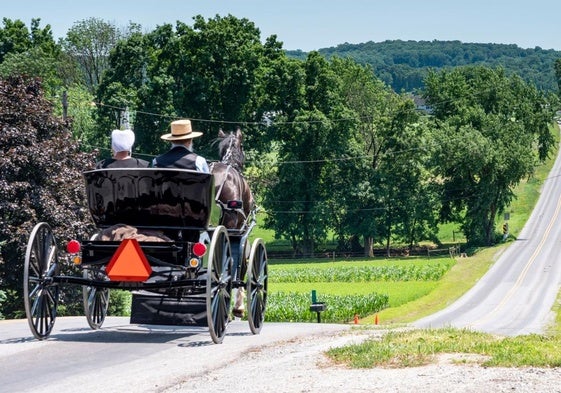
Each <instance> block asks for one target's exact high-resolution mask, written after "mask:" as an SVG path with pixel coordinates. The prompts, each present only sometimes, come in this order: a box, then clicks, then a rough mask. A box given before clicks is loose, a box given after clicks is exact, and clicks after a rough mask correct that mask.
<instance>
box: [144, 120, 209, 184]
mask: <svg viewBox="0 0 561 393" xmlns="http://www.w3.org/2000/svg"><path fill="white" fill-rule="evenodd" d="M201 135H203V133H202V132H199V131H193V129H192V128H191V121H189V120H176V121H173V122H172V123H171V133H169V134H164V135H162V136H161V138H162V139H163V140H166V141H170V142H171V143H172V147H171V149H170V150H169V151H167V152H166V153H164V154H162V155H160V156H158V157H156V158H154V160H153V161H152V166H154V167H157V168H181V169H191V170H195V171H199V172H205V173H209V172H210V171H209V169H208V163H207V162H206V159H205V158H204V157H201V156H199V155H198V154H195V153H194V152H193V138H198V137H200V136H201Z"/></svg>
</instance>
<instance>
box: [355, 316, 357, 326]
mask: <svg viewBox="0 0 561 393" xmlns="http://www.w3.org/2000/svg"><path fill="white" fill-rule="evenodd" d="M357 324H358V314H355V325H357Z"/></svg>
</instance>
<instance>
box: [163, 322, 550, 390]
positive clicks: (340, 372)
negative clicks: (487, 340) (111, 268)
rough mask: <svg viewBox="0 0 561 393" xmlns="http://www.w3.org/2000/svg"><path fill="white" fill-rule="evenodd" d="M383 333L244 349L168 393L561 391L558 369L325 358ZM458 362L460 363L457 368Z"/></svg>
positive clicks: (331, 335)
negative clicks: (360, 364) (393, 365)
mask: <svg viewBox="0 0 561 393" xmlns="http://www.w3.org/2000/svg"><path fill="white" fill-rule="evenodd" d="M382 334H383V331H381V330H372V331H369V330H356V329H351V330H348V331H345V332H327V333H323V334H321V335H309V336H305V337H303V336H301V337H298V338H295V339H292V340H289V341H283V342H277V343H274V344H271V345H266V346H262V347H259V348H253V349H251V350H248V351H246V352H244V353H242V354H240V356H239V357H238V358H237V359H235V360H234V361H232V362H231V363H228V364H221V365H218V366H217V367H216V368H214V369H209V370H206V372H204V373H199V374H197V375H190V376H188V378H185V380H184V381H181V382H178V383H177V384H176V385H174V386H173V387H168V388H165V389H162V390H159V391H160V392H163V393H170V392H201V391H209V392H244V393H253V392H255V393H257V392H279V393H292V392H300V393H302V392H322V393H331V392H333V393H335V392H337V393H339V392H344V391H358V392H413V391H422V392H435V393H436V392H443V393H444V392H446V393H451V392H478V393H479V392H561V386H560V381H561V369H540V368H485V367H481V366H480V365H478V364H477V361H478V360H480V359H478V358H477V357H473V356H469V355H468V356H466V355H461V354H457V355H444V356H441V357H439V358H438V359H437V361H436V362H435V364H431V365H427V366H423V367H413V368H401V369H388V368H374V369H366V370H364V369H348V368H345V367H341V366H339V365H334V364H333V363H331V362H330V361H329V359H328V358H327V357H326V356H325V355H324V353H325V351H327V350H328V349H329V348H332V347H338V346H343V345H346V344H349V343H356V342H360V341H362V340H364V339H366V338H368V337H376V336H378V337H379V336H381V335H382ZM459 363H460V364H459Z"/></svg>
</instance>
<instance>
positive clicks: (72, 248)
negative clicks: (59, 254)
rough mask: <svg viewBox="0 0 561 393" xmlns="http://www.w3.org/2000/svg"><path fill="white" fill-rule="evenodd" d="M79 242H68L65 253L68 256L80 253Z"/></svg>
mask: <svg viewBox="0 0 561 393" xmlns="http://www.w3.org/2000/svg"><path fill="white" fill-rule="evenodd" d="M80 248H81V246H80V242H79V241H78V240H70V241H69V242H68V244H66V251H68V253H70V254H77V253H79V252H80Z"/></svg>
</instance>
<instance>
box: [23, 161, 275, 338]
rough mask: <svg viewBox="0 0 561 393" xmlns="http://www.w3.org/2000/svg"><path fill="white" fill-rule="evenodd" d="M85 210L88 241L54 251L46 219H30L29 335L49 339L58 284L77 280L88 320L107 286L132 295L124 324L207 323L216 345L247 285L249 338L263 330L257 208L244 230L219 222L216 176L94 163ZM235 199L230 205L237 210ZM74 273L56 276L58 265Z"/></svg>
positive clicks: (96, 316) (101, 309)
mask: <svg viewBox="0 0 561 393" xmlns="http://www.w3.org/2000/svg"><path fill="white" fill-rule="evenodd" d="M84 179H85V184H86V192H87V198H88V204H89V209H90V212H91V215H92V218H93V220H94V222H95V224H96V227H97V228H98V232H96V233H95V234H93V235H92V236H91V238H90V239H85V240H81V241H76V240H71V241H70V242H68V244H67V247H66V248H67V249H66V250H65V251H62V250H59V248H58V245H57V241H56V239H55V236H54V234H53V232H52V230H51V228H50V226H49V225H48V223H39V224H37V225H36V226H35V227H34V229H33V231H32V232H31V236H30V239H29V242H28V245H27V251H26V255H25V266H24V297H25V311H26V315H27V319H28V322H29V326H30V328H31V331H32V332H33V335H34V336H35V337H36V338H38V339H45V338H47V337H48V336H49V334H50V333H51V331H52V328H53V326H54V323H55V319H56V315H57V305H58V298H59V288H60V286H61V285H63V284H79V285H82V289H83V302H84V309H85V315H86V318H87V321H88V324H89V325H90V327H91V328H92V329H98V328H100V327H101V326H102V324H103V322H104V320H105V317H106V315H107V308H108V304H109V292H110V290H111V289H115V288H116V289H124V290H129V291H132V293H133V295H132V297H133V302H132V310H131V323H138V324H158V325H162V324H164V325H205V326H208V329H209V332H210V335H211V337H212V340H213V341H214V342H215V343H221V342H222V340H223V338H224V335H225V333H226V328H227V325H228V323H229V322H230V320H231V318H232V315H231V312H232V296H233V291H234V290H241V289H242V288H243V289H245V305H246V306H245V315H246V316H247V320H248V323H249V328H250V330H251V332H252V333H253V334H258V333H259V332H260V330H261V328H262V326H263V322H264V317H265V307H266V300H267V283H268V280H267V253H266V249H265V244H264V242H263V241H262V240H261V239H255V240H254V241H253V242H252V244H251V245H250V244H249V235H250V233H251V230H252V228H253V227H254V225H255V211H252V214H251V216H250V217H247V219H246V222H245V223H244V225H243V226H242V228H241V229H226V228H225V227H224V226H222V225H220V218H221V212H222V209H225V208H226V209H227V208H228V207H227V206H221V205H218V204H216V203H215V195H214V178H213V175H212V174H205V173H200V172H195V171H190V170H183V169H160V168H139V169H99V170H94V171H88V172H85V173H84ZM236 205H237V203H233V204H232V206H236ZM65 261H66V262H67V263H74V264H75V265H77V266H78V267H79V270H80V271H81V275H61V274H60V272H61V263H65Z"/></svg>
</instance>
